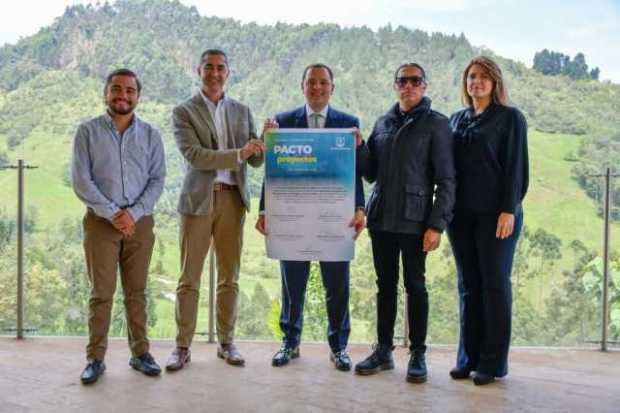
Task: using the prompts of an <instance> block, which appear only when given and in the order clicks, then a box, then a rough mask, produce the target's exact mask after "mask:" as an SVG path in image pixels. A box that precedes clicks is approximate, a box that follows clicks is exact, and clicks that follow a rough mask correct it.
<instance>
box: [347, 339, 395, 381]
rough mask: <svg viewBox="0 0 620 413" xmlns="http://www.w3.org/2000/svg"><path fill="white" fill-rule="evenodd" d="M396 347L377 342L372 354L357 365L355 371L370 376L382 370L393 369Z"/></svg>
mask: <svg viewBox="0 0 620 413" xmlns="http://www.w3.org/2000/svg"><path fill="white" fill-rule="evenodd" d="M393 349H394V347H392V346H387V345H385V344H377V345H376V346H375V347H374V351H373V352H372V354H371V355H370V356H368V357H366V359H365V360H364V361H360V362H359V363H357V364H356V365H355V373H356V374H359V375H362V376H368V375H371V374H375V373H378V372H380V371H381V370H391V369H393V368H394V359H393V358H392V350H393Z"/></svg>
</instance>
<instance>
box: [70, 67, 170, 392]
mask: <svg viewBox="0 0 620 413" xmlns="http://www.w3.org/2000/svg"><path fill="white" fill-rule="evenodd" d="M140 91H141V84H140V81H139V79H138V77H137V76H136V74H135V73H133V72H132V71H130V70H128V69H119V70H115V71H114V72H112V73H110V74H109V75H108V77H107V79H106V84H105V88H104V97H105V103H106V105H107V111H106V113H105V114H103V115H101V116H99V117H96V118H94V119H91V120H89V121H87V122H84V123H82V124H81V125H80V126H79V128H78V130H77V133H76V136H75V140H74V145H73V162H72V182H73V190H74V191H75V193H76V195H77V196H78V198H79V199H80V200H81V201H82V202H84V204H85V205H86V208H87V211H86V215H85V216H84V220H83V225H84V252H85V255H86V265H87V267H88V276H89V279H90V284H91V291H90V300H89V316H88V331H89V341H88V346H87V347H86V357H87V360H88V364H87V365H86V368H85V369H84V371H83V372H82V376H81V381H82V383H84V384H91V383H94V382H96V381H97V379H98V378H99V376H100V375H101V374H102V373H103V372H104V370H105V364H104V363H103V359H104V357H105V352H106V348H107V336H108V329H109V327H110V318H111V311H112V301H113V297H114V291H115V290H116V278H117V271H118V269H119V268H120V273H121V282H122V285H123V293H124V295H125V300H124V302H125V309H126V314H127V330H128V331H127V333H128V337H129V347H130V349H131V353H132V357H131V359H130V361H129V364H130V365H131V366H132V367H133V368H134V369H136V370H139V371H141V372H143V373H144V374H146V375H148V376H156V375H159V374H160V372H161V369H160V368H159V366H158V365H157V363H156V362H155V360H154V359H153V357H152V356H151V355H150V353H149V342H148V339H147V336H146V318H147V317H146V298H145V292H144V291H145V288H146V279H147V274H148V268H149V262H150V260H151V254H152V252H153V244H154V241H155V236H154V234H153V224H154V223H153V217H152V214H153V208H154V206H155V203H156V202H157V200H158V199H159V197H160V195H161V193H162V190H163V187H164V178H165V175H166V166H165V159H164V148H163V144H162V141H161V137H160V135H159V132H158V131H157V130H156V129H155V128H153V127H152V126H151V125H149V124H148V123H146V122H143V121H142V120H140V119H138V117H137V116H136V115H135V114H134V109H135V107H136V106H137V104H138V101H139V99H140Z"/></svg>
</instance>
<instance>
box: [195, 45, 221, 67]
mask: <svg viewBox="0 0 620 413" xmlns="http://www.w3.org/2000/svg"><path fill="white" fill-rule="evenodd" d="M209 56H222V57H223V58H224V63H226V66H228V56H226V53H224V51H223V50H220V49H207V50H205V51H204V52H202V53H201V54H200V64H201V65H202V64H203V63H204V61H205V59H206V58H207V57H209Z"/></svg>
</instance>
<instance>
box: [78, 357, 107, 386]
mask: <svg viewBox="0 0 620 413" xmlns="http://www.w3.org/2000/svg"><path fill="white" fill-rule="evenodd" d="M104 371H105V363H104V362H103V360H90V361H89V362H88V364H87V365H86V368H84V371H83V372H82V375H81V376H80V380H81V381H82V384H93V383H94V382H96V381H97V380H98V379H99V376H101V375H102V374H103V372H104Z"/></svg>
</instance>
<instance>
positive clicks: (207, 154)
mask: <svg viewBox="0 0 620 413" xmlns="http://www.w3.org/2000/svg"><path fill="white" fill-rule="evenodd" d="M227 99H229V100H230V102H229V103H230V106H229V107H228V110H227V111H226V123H227V125H228V138H229V141H228V147H229V148H231V149H220V148H219V147H218V144H217V137H216V134H215V124H214V122H213V118H212V117H211V114H210V113H209V109H208V108H207V104H206V103H205V101H204V100H203V98H202V96H201V95H200V93H198V94H196V95H194V96H193V97H192V98H190V99H189V100H187V101H185V102H183V103H181V104H180V105H179V106H177V107H175V108H174V110H173V111H172V122H173V128H174V139H175V140H176V144H177V147H178V148H179V151H181V155H183V158H185V165H186V172H185V178H184V179H183V187H182V188H181V195H180V196H179V204H178V206H177V211H178V212H180V213H181V214H189V215H207V214H208V213H209V211H210V209H211V201H212V195H213V183H214V180H215V177H216V170H217V169H230V170H231V175H232V177H233V179H234V181H235V182H236V183H237V185H238V187H239V194H240V195H241V199H242V200H243V203H244V205H245V208H246V209H247V210H248V211H249V210H250V193H249V190H248V187H247V165H246V164H247V163H249V164H250V165H252V166H253V167H259V166H261V165H262V163H263V160H264V158H263V155H260V156H253V157H251V158H250V159H248V160H247V162H245V161H243V162H241V163H239V162H237V149H239V148H241V147H243V145H245V144H246V142H247V141H248V140H250V139H256V127H255V126H254V119H253V118H252V113H251V112H250V109H249V108H248V107H247V106H245V105H244V104H242V103H240V102H238V101H236V100H234V99H230V98H227Z"/></svg>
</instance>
